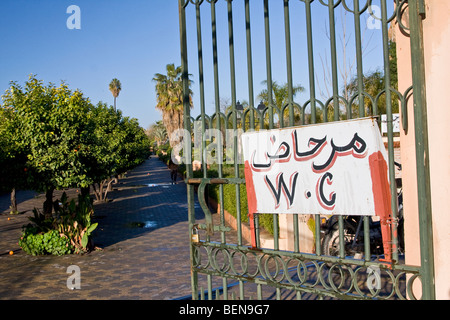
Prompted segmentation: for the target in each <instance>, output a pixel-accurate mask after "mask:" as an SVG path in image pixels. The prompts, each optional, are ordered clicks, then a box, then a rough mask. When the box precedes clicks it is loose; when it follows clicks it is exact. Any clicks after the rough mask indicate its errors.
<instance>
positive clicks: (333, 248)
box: [321, 226, 355, 256]
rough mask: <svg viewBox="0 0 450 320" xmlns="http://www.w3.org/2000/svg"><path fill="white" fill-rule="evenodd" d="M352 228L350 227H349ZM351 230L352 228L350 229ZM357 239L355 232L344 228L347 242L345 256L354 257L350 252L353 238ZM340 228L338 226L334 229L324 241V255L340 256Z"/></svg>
mask: <svg viewBox="0 0 450 320" xmlns="http://www.w3.org/2000/svg"><path fill="white" fill-rule="evenodd" d="M348 227H350V226H348ZM350 228H351V227H350ZM354 237H355V230H349V229H348V228H344V242H345V250H344V252H345V255H346V256H347V255H353V254H354V252H353V253H352V252H351V250H350V246H351V245H352V242H353V238H354ZM340 246H341V245H340V239H339V228H337V226H336V227H335V228H332V229H331V230H330V231H329V232H328V233H327V234H326V235H325V237H324V238H323V240H322V248H321V249H322V254H323V255H326V256H339V250H340Z"/></svg>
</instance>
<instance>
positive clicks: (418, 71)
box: [408, 0, 436, 300]
mask: <svg viewBox="0 0 450 320" xmlns="http://www.w3.org/2000/svg"><path fill="white" fill-rule="evenodd" d="M408 3H409V25H410V41H411V63H412V66H411V67H412V78H413V92H414V93H413V98H414V128H415V139H416V166H417V196H418V202H419V225H420V230H419V232H420V257H421V275H422V299H424V300H434V299H436V293H435V283H434V249H433V229H432V210H431V189H430V163H429V150H428V124H427V103H426V92H425V58H424V48H423V30H422V19H423V16H421V15H422V14H424V12H423V7H421V6H423V1H422V0H409V2H408ZM421 11H422V12H421Z"/></svg>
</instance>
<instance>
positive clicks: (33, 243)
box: [19, 228, 73, 256]
mask: <svg viewBox="0 0 450 320" xmlns="http://www.w3.org/2000/svg"><path fill="white" fill-rule="evenodd" d="M36 231H37V228H27V229H26V230H25V231H24V233H23V235H22V237H21V238H20V240H19V245H20V246H21V247H22V250H23V251H25V252H26V253H28V254H31V255H33V256H36V255H45V254H53V255H57V256H61V255H65V254H69V253H71V252H72V250H73V247H72V245H71V243H70V240H69V239H68V238H67V236H65V235H64V234H60V233H59V232H58V231H56V230H50V231H48V232H46V233H35V232H36Z"/></svg>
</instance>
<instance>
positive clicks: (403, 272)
mask: <svg viewBox="0 0 450 320" xmlns="http://www.w3.org/2000/svg"><path fill="white" fill-rule="evenodd" d="M294 2H295V3H294ZM251 6H252V8H251ZM253 6H255V7H256V6H259V7H260V8H261V9H260V10H259V11H258V10H256V9H255V11H252V10H253ZM275 6H278V7H275ZM294 7H295V8H294ZM273 8H277V10H279V11H280V12H282V13H283V14H282V15H281V17H282V19H278V20H270V13H271V10H273ZM407 8H408V9H409V28H406V27H405V26H404V25H403V24H400V27H401V28H402V29H403V30H404V31H405V32H407V33H409V34H410V41H411V51H412V55H411V56H412V61H413V63H412V74H413V82H412V84H411V87H410V88H409V89H408V90H406V92H403V93H401V92H398V91H397V90H396V88H395V87H394V85H393V84H392V83H393V82H392V79H391V75H392V73H391V68H390V66H391V64H392V63H393V62H392V61H391V57H390V52H389V49H390V42H389V27H390V25H391V24H392V23H394V22H396V21H401V15H402V14H403V13H404V12H405V11H406V9H407ZM319 10H322V11H321V12H323V14H322V15H320V14H319V13H318V12H319ZM389 10H390V11H389ZM258 12H259V13H260V16H259V17H258V16H255V15H256V14H257V13H258ZM221 13H223V14H224V16H219V14H221ZM423 14H424V3H423V0H409V1H408V0H390V1H387V0H378V1H375V0H296V1H289V0H271V1H270V3H269V1H268V0H260V1H251V2H250V1H249V0H234V1H232V0H223V1H218V0H206V1H204V0H189V1H188V0H179V17H180V39H181V42H180V44H181V58H182V67H183V78H184V88H183V89H184V129H185V132H187V134H186V135H185V139H184V148H183V152H184V157H185V159H188V161H187V163H186V175H187V177H186V182H187V197H188V204H189V222H190V230H189V232H190V236H191V246H190V248H191V249H190V250H191V274H192V297H193V299H213V298H215V299H232V298H237V299H272V298H275V299H329V298H331V299H333V298H334V299H336V298H337V299H416V298H420V297H416V295H415V294H414V293H413V286H414V285H415V284H416V283H417V282H420V283H421V284H422V299H434V273H433V272H434V271H433V270H434V267H433V247H432V231H431V209H430V207H429V204H430V189H429V185H430V184H429V168H428V162H427V161H428V157H423V154H426V153H427V152H428V146H427V128H426V102H425V81H424V63H423V47H422V29H421V23H422V19H423V18H424V16H423ZM339 15H341V16H342V15H344V17H348V16H349V17H350V21H353V25H352V26H351V29H347V30H344V33H345V32H349V31H348V30H351V34H352V38H353V41H352V42H354V44H352V50H354V51H353V54H354V57H355V60H354V61H355V66H356V70H355V72H354V75H352V85H353V88H352V91H351V94H350V95H347V96H345V95H344V94H342V93H341V90H342V86H343V83H342V80H341V76H340V73H341V72H342V69H341V67H340V65H341V64H342V63H343V62H344V60H345V59H346V58H345V54H348V52H347V53H345V52H344V53H343V52H342V50H344V51H345V47H343V46H340V45H339V44H340V43H342V42H341V41H343V42H345V44H344V46H346V43H347V41H348V39H347V40H346V39H345V35H344V40H342V37H343V33H342V32H341V31H342V30H340V29H339V27H338V26H337V22H336V21H337V20H338V17H339ZM347 15H348V16H347ZM205 17H206V18H205ZM363 17H364V18H363ZM237 18H239V19H240V20H239V21H238V19H237ZM205 19H208V20H207V21H208V23H210V25H207V26H206V27H205V24H204V21H205ZM258 19H259V20H258ZM345 19H347V18H344V19H343V20H341V21H344V20H345ZM364 19H365V20H364ZM367 19H369V20H367ZM254 20H257V21H260V22H261V23H260V25H261V29H263V30H264V32H263V33H262V34H263V36H262V37H257V38H255V39H252V36H254V28H255V27H254V26H255V25H256V24H255V22H254ZM280 20H281V21H280ZM294 20H295V21H296V22H298V21H301V24H302V25H303V28H304V32H303V33H301V32H300V35H301V36H300V37H299V36H298V34H299V32H297V30H293V29H292V27H291V25H292V21H294ZM187 21H189V22H187ZM218 21H227V25H226V24H220V23H218ZM325 21H326V24H325V26H326V31H325V34H326V39H327V41H326V45H327V48H328V49H327V50H329V56H327V57H326V59H325V58H324V57H323V55H321V50H323V48H322V47H321V45H322V44H323V43H320V44H319V45H318V44H317V42H315V41H314V38H315V36H316V35H317V31H316V30H318V29H319V27H321V26H323V25H324V24H323V23H324V22H325ZM347 21H348V20H347ZM369 22H370V23H372V26H374V27H375V28H377V29H378V32H379V35H380V46H379V47H378V48H377V50H378V52H379V54H380V56H382V70H381V73H382V75H384V81H383V82H382V86H381V87H379V88H378V91H375V92H374V91H371V92H368V89H367V85H366V83H365V81H366V79H367V76H366V75H365V72H364V65H365V63H366V60H365V54H364V50H365V47H364V36H365V30H366V29H367V27H365V23H369ZM273 24H279V25H281V26H282V28H281V29H282V30H283V33H282V34H277V35H276V36H277V37H278V36H279V37H282V38H284V40H285V42H284V44H285V48H283V52H284V55H283V56H282V57H280V56H276V57H274V56H272V53H273V48H272V47H271V41H273V34H271V30H272V29H271V27H272V25H273ZM366 25H368V24H366ZM218 28H222V29H224V30H218ZM194 30H195V31H194ZM205 30H206V35H205ZM277 30H278V29H277ZM218 31H220V34H224V33H225V34H226V36H222V37H219V36H218ZM293 31H296V35H297V36H296V37H295V38H293V37H292V35H291V34H292V33H293ZM278 33H279V31H278ZM238 35H239V36H242V38H243V39H245V54H243V55H241V56H244V57H245V58H243V59H244V60H245V59H246V66H247V70H246V79H245V82H246V85H247V96H246V97H239V98H240V99H241V100H242V99H247V101H248V105H246V106H245V108H244V107H243V106H242V105H241V103H240V101H239V100H238V97H237V91H238V90H237V85H238V84H237V82H239V83H240V81H242V79H237V73H236V69H237V67H236V65H237V61H236V59H237V55H236V53H235V51H236V43H235V41H236V40H235V39H236V38H237V36H238ZM244 35H245V37H244ZM195 36H196V42H195ZM206 39H207V40H208V41H210V43H211V47H208V48H204V47H203V43H204V42H205V41H206ZM188 40H189V43H188ZM294 42H295V43H300V48H305V52H306V57H305V56H304V55H302V54H300V53H298V52H291V51H293V47H294V46H292V43H294ZM192 43H194V44H196V46H195V48H196V50H195V51H194V49H192V50H190V48H194V47H193V46H192ZM255 44H256V45H260V44H261V46H264V48H265V50H264V52H263V55H265V59H264V60H263V61H264V63H262V64H261V63H260V62H258V63H255V62H254V58H255V55H257V54H258V53H257V52H255V51H253V49H252V48H253V46H255ZM224 47H226V48H227V50H226V52H225V51H223V49H222V51H220V48H224ZM296 48H299V47H298V46H297V47H296ZM239 49H242V48H239ZM211 50H212V51H211ZM297 50H298V49H297ZM207 51H208V52H210V53H211V57H212V64H211V65H210V67H211V68H210V69H209V70H211V73H212V76H210V77H209V78H208V74H207V72H206V71H205V70H206V69H207V68H205V65H207V62H206V60H207V59H205V52H207ZM322 52H323V51H322ZM190 53H194V54H195V56H194V57H195V60H196V61H195V64H194V63H192V64H194V65H196V68H195V69H196V70H195V71H194V70H193V68H188V66H189V64H188V57H191V56H190ZM343 54H344V57H343ZM222 55H224V56H225V55H228V58H229V60H227V61H226V62H225V61H222V60H220V61H219V56H222ZM258 58H259V56H258ZM239 59H240V60H239V61H238V62H239V65H241V64H242V63H243V61H242V60H243V59H242V58H239ZM299 59H303V62H304V63H305V64H306V67H305V68H303V69H301V70H299V69H298V68H297V69H296V68H295V66H298V63H297V61H298V60H299ZM255 60H257V61H261V59H255ZM279 60H283V61H284V65H285V74H286V79H285V80H286V83H287V86H286V88H287V92H286V94H287V98H286V99H285V103H284V104H282V105H279V104H277V102H276V97H275V96H274V94H273V92H274V90H273V89H274V86H275V85H276V84H277V82H275V79H274V76H273V68H274V62H277V64H276V66H277V67H279V63H278V62H279ZM325 60H326V61H325ZM318 61H319V62H320V63H321V65H322V67H324V66H329V67H328V68H326V67H324V68H322V69H321V72H323V73H324V74H325V73H327V77H328V79H329V82H330V85H329V87H328V88H329V91H330V94H329V95H328V97H323V95H321V94H320V92H319V91H320V90H319V89H318V83H319V82H320V81H319V80H320V79H319V78H320V77H319V75H318V70H317V69H318V67H317V65H318ZM189 62H190V61H189ZM244 62H245V61H244ZM190 63H191V62H190ZM296 63H297V64H296ZM221 64H224V65H226V66H227V67H228V68H229V70H228V71H227V72H226V73H227V74H224V73H223V69H222V68H221ZM207 66H209V65H207ZM197 68H198V69H197ZM257 68H258V69H257ZM256 70H257V71H259V70H265V79H262V80H266V81H265V89H267V90H266V93H267V96H266V97H265V99H266V104H267V105H263V104H262V103H260V101H256V98H255V92H254V90H255V87H256V85H257V84H259V82H258V83H256V84H255V81H254V74H255V73H256V72H255V71H256ZM239 71H242V70H239ZM220 72H222V73H220ZM189 73H192V74H196V78H195V79H194V81H196V82H197V83H198V92H195V94H198V99H199V105H198V106H197V107H199V108H200V115H198V116H197V117H196V118H194V117H193V116H191V110H190V103H189V99H190V97H189V85H190V82H189V81H188V79H189V77H190V76H189ZM219 73H220V74H219ZM299 73H306V74H307V75H308V76H307V79H309V83H308V84H307V85H306V86H305V87H306V88H305V89H306V91H307V95H308V98H307V99H305V100H306V101H305V102H304V103H302V104H300V103H297V102H295V101H294V87H295V83H294V80H293V78H294V77H293V75H297V74H299ZM224 79H227V80H226V81H227V83H226V85H224V84H223V81H224ZM237 80H239V81H237ZM276 80H277V81H280V79H279V78H277V79H276ZM282 81H284V79H282ZM344 82H345V81H344ZM349 83H350V81H349V82H348V83H346V85H347V88H350V87H349ZM210 85H211V86H212V87H213V91H214V94H213V97H214V109H215V110H213V111H212V114H211V115H208V114H207V111H206V109H207V105H206V103H205V96H207V93H208V92H207V90H208V89H207V88H208V87H209V86H210ZM224 88H225V89H224ZM224 90H226V91H227V92H225V94H226V95H231V99H230V103H229V105H230V107H229V108H227V109H226V110H221V105H220V101H221V94H223V92H224ZM411 92H413V97H414V113H415V114H414V119H415V134H416V153H417V154H418V155H421V156H418V157H417V176H418V195H419V219H420V246H421V256H422V260H421V261H422V263H421V266H410V265H405V264H404V263H403V260H402V254H401V252H400V253H399V251H398V250H396V249H394V250H393V252H392V257H393V262H392V264H386V263H384V262H383V261H382V260H380V256H376V255H375V254H374V253H373V252H371V251H370V250H371V249H370V240H369V239H370V236H369V233H370V230H369V218H368V217H364V218H362V221H363V223H362V228H363V229H364V231H363V232H364V254H363V256H362V257H358V258H357V257H351V256H346V255H345V253H344V249H343V247H344V246H340V249H339V253H338V254H337V256H328V255H324V254H323V253H322V252H321V233H320V229H321V223H322V222H323V217H321V216H319V215H318V214H315V215H313V219H312V220H311V221H312V223H311V225H310V227H311V230H313V231H312V232H313V233H314V238H315V240H314V241H315V251H314V252H313V253H306V252H303V251H302V248H301V247H300V245H299V238H300V234H299V228H298V221H299V219H301V217H300V215H292V217H290V218H289V219H291V220H292V225H293V230H294V231H293V232H294V249H293V250H281V249H280V246H279V219H278V216H277V215H272V217H273V219H272V220H273V222H272V221H271V222H270V223H269V224H273V226H270V227H269V228H268V229H272V230H273V231H272V232H273V239H274V241H273V248H264V247H261V246H260V244H259V242H258V247H252V246H250V245H249V244H248V242H247V241H246V238H245V235H244V229H245V228H246V226H247V225H248V223H247V222H245V220H246V217H247V214H248V212H247V211H246V210H247V209H246V205H245V201H246V200H245V199H246V198H245V179H244V175H243V171H242V167H243V166H242V164H240V159H239V150H238V149H239V135H238V134H235V133H236V132H239V130H242V131H248V130H259V129H273V128H283V127H289V126H298V125H304V124H310V123H312V124H314V123H318V122H327V121H339V120H342V119H350V118H355V117H366V116H379V115H380V113H381V109H383V112H385V114H386V117H387V151H388V155H389V179H390V181H391V182H393V181H395V180H396V179H395V178H396V175H395V170H394V168H395V165H394V161H395V155H394V135H395V134H394V132H393V125H392V123H393V113H394V112H393V109H394V108H401V109H402V111H403V112H402V114H403V117H402V121H401V122H402V129H403V130H406V129H407V125H408V121H407V117H406V100H407V97H408V95H410V94H411ZM321 96H322V97H321ZM383 101H384V102H383ZM384 108H385V109H384ZM214 128H215V129H217V130H216V131H215V132H216V134H215V137H214V139H213V138H212V137H211V135H208V134H207V132H208V130H209V129H214ZM227 129H228V130H231V131H227ZM217 132H218V133H217ZM226 132H232V134H231V135H230V136H228V135H226V134H224V133H226ZM198 133H200V137H195V136H194V135H195V134H198ZM191 136H193V138H192V139H191ZM192 141H197V142H199V143H197V144H196V145H195V142H194V145H195V146H194V147H196V148H197V149H195V148H193V146H192ZM225 142H226V143H227V146H228V148H222V147H221V146H222V145H225ZM213 144H214V146H215V149H214V150H215V151H214V152H210V154H209V155H210V156H211V155H212V156H213V157H214V159H213V160H215V161H214V162H215V164H214V165H213V166H211V167H209V170H208V167H207V166H206V165H203V166H202V169H201V171H199V172H194V170H193V164H192V160H193V159H198V158H200V160H201V162H203V164H205V163H207V153H208V151H207V150H208V146H209V147H211V145H213ZM230 146H231V148H230ZM199 150H200V151H199ZM209 150H211V149H209ZM218 150H219V151H218ZM224 150H225V151H224ZM230 150H231V152H230ZM222 151H224V153H223V152H222ZM226 160H228V162H227V163H226ZM229 163H232V165H230V164H229ZM212 169H213V170H212ZM243 187H244V188H243ZM208 190H209V191H208ZM213 190H215V191H214V192H215V194H216V195H217V196H216V200H217V202H218V203H219V206H218V207H219V213H218V214H212V213H211V209H210V207H208V203H207V201H206V199H207V198H208V193H210V195H211V193H213ZM230 190H231V193H230ZM397 192H398V189H397V186H396V184H395V183H391V199H392V201H391V206H392V212H393V219H392V221H393V223H392V239H393V243H392V247H393V248H398V245H399V244H398V241H399V239H398V237H397V226H398V223H397V222H398V216H397V213H398V207H397V206H398V202H397ZM230 194H231V196H230ZM196 197H198V201H199V203H200V207H201V209H202V210H203V212H204V214H205V219H204V221H196V217H195V209H196V206H195V200H196ZM230 197H232V199H230ZM230 200H231V202H232V203H234V204H235V205H232V206H233V207H235V209H233V210H234V211H235V216H236V220H237V221H238V222H237V225H236V227H235V228H236V231H233V229H232V228H231V227H229V226H228V224H227V223H226V219H225V210H227V209H228V208H226V206H227V203H229V202H230ZM224 207H225V209H224ZM260 218H261V217H259V216H255V228H254V230H253V229H252V230H253V231H252V232H256V236H257V239H258V240H259V237H260V230H261V229H262V222H261V219H260ZM265 220H267V219H265ZM269 220H270V218H269ZM241 221H244V222H241ZM337 221H338V226H339V239H340V243H344V237H345V234H344V218H343V217H342V216H339V217H338V218H337ZM266 225H267V222H266ZM374 279H375V280H377V279H378V284H380V285H378V286H375V287H374V286H373V285H370V283H369V282H370V281H372V280H374ZM416 294H417V293H416Z"/></svg>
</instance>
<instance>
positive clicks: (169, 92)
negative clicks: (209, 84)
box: [153, 64, 193, 147]
mask: <svg viewBox="0 0 450 320" xmlns="http://www.w3.org/2000/svg"><path fill="white" fill-rule="evenodd" d="M182 71H183V70H182V68H181V67H175V65H174V64H168V65H167V66H166V74H161V73H156V74H155V76H154V77H153V81H154V82H156V85H155V90H156V100H157V104H156V109H158V110H160V111H161V112H162V121H163V124H164V126H165V127H166V130H167V135H168V136H169V141H170V145H171V146H172V147H173V146H175V145H176V144H178V143H179V141H180V140H179V138H176V137H175V136H173V135H172V134H173V133H174V132H175V131H176V130H178V129H181V128H183V79H182ZM190 85H191V80H189V87H190ZM189 104H190V106H191V108H192V107H193V103H192V90H190V89H189Z"/></svg>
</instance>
